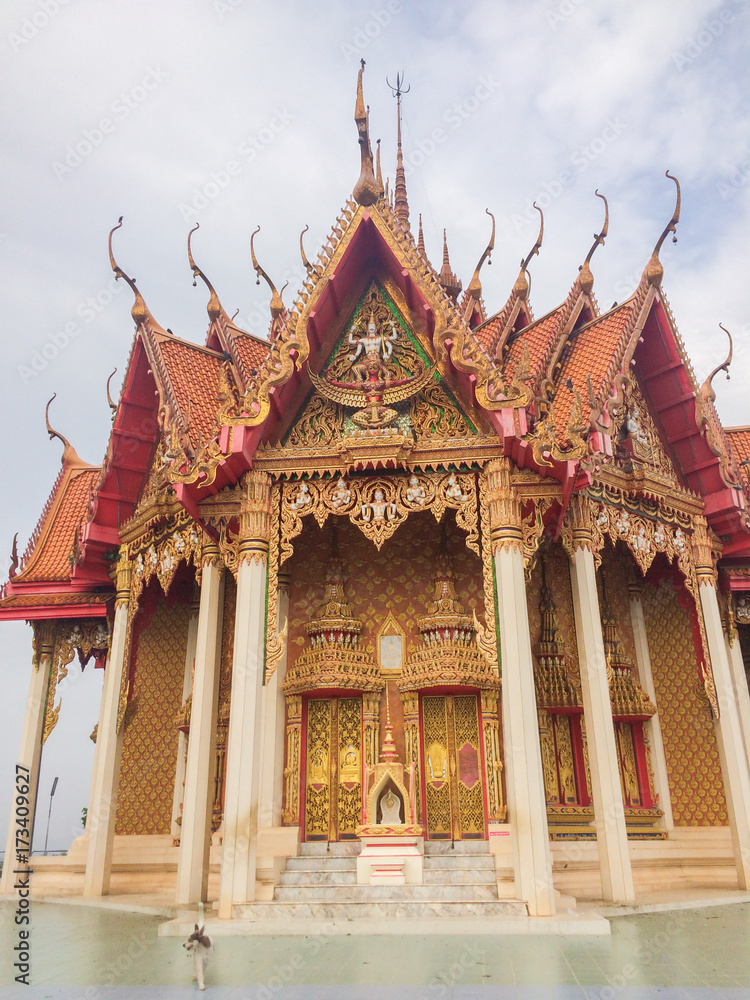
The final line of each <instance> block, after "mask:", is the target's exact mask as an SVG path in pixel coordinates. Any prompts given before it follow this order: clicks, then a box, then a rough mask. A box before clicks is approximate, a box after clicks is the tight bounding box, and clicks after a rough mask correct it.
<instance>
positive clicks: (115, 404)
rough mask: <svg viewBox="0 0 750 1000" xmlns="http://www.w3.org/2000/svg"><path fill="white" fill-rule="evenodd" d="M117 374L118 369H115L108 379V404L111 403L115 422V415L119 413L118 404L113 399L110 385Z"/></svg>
mask: <svg viewBox="0 0 750 1000" xmlns="http://www.w3.org/2000/svg"><path fill="white" fill-rule="evenodd" d="M116 374H117V369H116V368H115V370H114V371H113V372H112V374H111V375H110V376H109V378H108V379H107V402H108V403H109V408H110V410H111V411H112V419H113V420H114V419H115V413H117V403H116V402H115V401H114V399H112V394H111V393H110V391H109V383H110V382H111V381H112V379H113V378H114V377H115V375H116Z"/></svg>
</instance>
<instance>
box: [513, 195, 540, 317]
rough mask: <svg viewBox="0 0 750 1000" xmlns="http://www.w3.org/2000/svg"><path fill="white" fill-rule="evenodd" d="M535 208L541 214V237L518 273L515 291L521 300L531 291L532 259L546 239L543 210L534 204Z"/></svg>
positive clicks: (537, 239) (523, 261) (522, 262)
mask: <svg viewBox="0 0 750 1000" xmlns="http://www.w3.org/2000/svg"><path fill="white" fill-rule="evenodd" d="M534 208H535V209H536V210H537V212H539V235H538V236H537V238H536V243H535V244H534V246H533V247H532V248H531V250H529V252H528V254H527V255H526V258H525V259H524V260H522V261H521V270H520V271H519V272H518V277H517V278H516V283H515V285H514V286H513V291H514V292H515V294H516V295H517V296H518V298H519V299H525V298H526V297H527V296H528V294H529V291H530V285H529V279H528V274H527V273H526V272H527V268H528V266H529V263H530V262H531V258H532V257H536V255H537V254H538V253H539V251H540V250H541V249H542V240H543V239H544V212H543V211H542V210H541V208H540V207H539V206H538V205H537V203H536V202H534Z"/></svg>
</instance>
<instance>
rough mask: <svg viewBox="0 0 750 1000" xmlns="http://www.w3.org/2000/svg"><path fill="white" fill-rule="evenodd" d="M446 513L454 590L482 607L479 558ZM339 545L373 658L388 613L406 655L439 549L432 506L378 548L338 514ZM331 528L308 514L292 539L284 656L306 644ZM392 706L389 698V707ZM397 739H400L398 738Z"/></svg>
mask: <svg viewBox="0 0 750 1000" xmlns="http://www.w3.org/2000/svg"><path fill="white" fill-rule="evenodd" d="M452 517H453V515H452V513H451V512H450V511H448V512H446V514H445V518H446V519H448V523H449V532H448V539H447V541H448V551H449V554H450V556H451V559H452V561H453V567H454V570H455V573H456V593H457V595H458V598H459V600H460V601H461V602H462V603H463V605H464V607H465V608H466V610H467V612H468V613H469V614H471V612H472V610H473V609H476V611H477V614H478V615H479V616H480V617H481V616H482V615H483V609H484V593H483V589H482V564H481V561H480V559H479V557H478V556H476V555H475V554H474V553H473V552H471V551H470V550H469V549H468V548H467V547H466V544H465V542H464V539H465V537H466V536H465V534H464V532H462V531H461V530H460V529H458V528H456V526H455V524H454V523H453V520H452ZM336 525H337V529H338V550H339V555H340V558H341V560H342V562H343V564H344V572H345V575H346V595H347V600H348V602H349V604H350V605H351V608H352V613H353V614H354V615H355V616H357V617H358V618H360V619H361V620H362V626H363V628H362V643H363V645H364V647H365V649H366V651H367V652H368V653H370V655H372V656H373V657H375V658H376V659H377V650H376V636H377V634H378V631H379V630H380V628H381V626H382V624H383V622H384V621H385V619H386V617H387V616H388V614H389V612H390V613H391V614H393V616H394V618H395V619H396V620H397V622H398V624H399V626H400V627H401V628H402V629H403V631H404V633H405V635H406V649H405V651H404V659H406V657H407V656H408V655H409V653H411V652H412V650H413V649H414V648H415V647H419V648H421V647H422V646H423V641H422V638H421V635H420V632H419V628H418V626H417V620H418V619H419V618H422V617H424V614H425V609H426V604H427V602H428V601H431V600H432V599H433V596H434V594H433V592H434V579H433V577H434V567H435V563H436V561H437V557H438V554H439V551H440V527H439V526H438V525H437V524H436V523H435V518H434V517H433V516H432V514H431V513H429V512H425V513H424V514H412V515H411V516H410V517H409V521H408V524H407V525H405V526H404V530H402V531H401V532H397V533H396V534H395V535H394V536H393V537H392V538H390V539H388V541H386V542H385V543H384V545H383V547H382V549H380V550H377V549H376V548H375V547H374V546H373V544H372V542H370V541H369V540H368V539H367V538H365V537H364V535H363V534H362V533H361V532H360V531H359V530H358V529H357V528H356V527H354V525H352V524H350V523H349V522H348V521H345V520H344V519H343V518H340V519H336ZM330 550H331V529H330V526H329V525H328V524H326V525H325V526H324V527H323V528H322V529H321V528H318V526H317V525H316V524H315V522H314V521H313V520H312V519H308V521H307V522H306V523H305V526H304V528H303V530H302V534H301V535H300V536H299V537H298V538H296V539H295V540H294V555H293V556H292V558H291V560H290V561H289V562H288V564H287V565H288V567H289V570H290V574H291V586H290V590H289V632H288V643H289V659H290V662H291V661H292V660H293V659H294V658H295V657H297V656H299V654H300V653H301V652H302V651H303V650H304V649H305V647H306V645H307V644H309V640H308V636H307V632H306V631H305V624H306V622H307V621H308V620H309V619H310V618H311V617H312V615H313V614H314V613H315V611H316V609H317V608H318V607H319V605H320V602H321V600H322V599H323V591H324V583H325V567H326V566H327V565H328V563H329V561H330ZM392 710H395V704H394V706H393V707H392ZM394 738H395V739H396V744H397V746H398V748H399V752H403V737H402V734H401V733H400V732H397V731H396V730H395V728H394ZM399 739H401V740H402V742H401V743H399Z"/></svg>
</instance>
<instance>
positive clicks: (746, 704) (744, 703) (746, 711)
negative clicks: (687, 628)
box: [726, 630, 750, 766]
mask: <svg viewBox="0 0 750 1000" xmlns="http://www.w3.org/2000/svg"><path fill="white" fill-rule="evenodd" d="M726 644H727V657H728V659H729V670H730V672H731V674H732V686H733V688H734V695H735V698H736V699H737V711H738V713H739V717H740V729H741V730H742V741H743V743H744V746H745V758H746V760H747V762H748V766H750V692H748V687H747V674H746V673H745V664H744V662H743V659H742V649H741V648H740V639H739V636H738V635H737V631H736V630H735V633H734V636H733V639H732V644H731V646H730V645H729V639H727V640H726Z"/></svg>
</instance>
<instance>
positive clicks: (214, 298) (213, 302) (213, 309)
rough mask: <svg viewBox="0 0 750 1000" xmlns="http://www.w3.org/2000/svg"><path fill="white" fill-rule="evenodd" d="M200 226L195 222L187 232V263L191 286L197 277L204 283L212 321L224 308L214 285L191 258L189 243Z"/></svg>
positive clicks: (194, 284)
mask: <svg viewBox="0 0 750 1000" xmlns="http://www.w3.org/2000/svg"><path fill="white" fill-rule="evenodd" d="M200 227H201V224H200V222H196V224H195V225H194V226H193V228H192V229H191V230H190V232H189V233H188V238H187V252H188V263H189V264H190V269H191V270H192V272H193V288H195V286H196V285H197V283H198V278H202V279H203V282H204V283H205V285H206V288H208V291H209V299H208V305H207V306H206V311H207V312H208V318H209V320H211V322H213V321H214V320H215V319H218V318H219V316H221V314H222V313H223V312H224V310H223V308H222V305H221V302H219V296H218V295H217V294H216V290H215V289H214V286H213V285H212V284H211V282H210V281H209V280H208V278H207V277H206V275H205V274H204V273H203V271H202V270H201V269H200V268H199V267H198V265H197V264H196V263H195V260H194V259H193V251H192V247H191V245H190V243H191V240H192V236H193V233H194V232H195V230H196V229H200Z"/></svg>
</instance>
